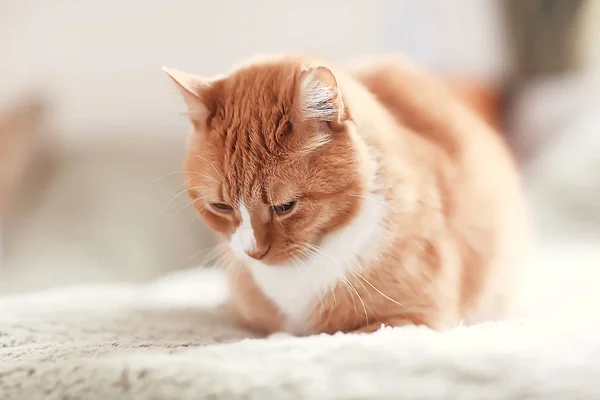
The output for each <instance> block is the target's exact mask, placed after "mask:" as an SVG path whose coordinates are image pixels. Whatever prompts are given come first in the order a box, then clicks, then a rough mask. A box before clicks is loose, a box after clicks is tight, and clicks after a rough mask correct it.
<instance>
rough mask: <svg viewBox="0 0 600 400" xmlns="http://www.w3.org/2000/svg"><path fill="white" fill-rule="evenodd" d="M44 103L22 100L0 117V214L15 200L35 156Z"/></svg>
mask: <svg viewBox="0 0 600 400" xmlns="http://www.w3.org/2000/svg"><path fill="white" fill-rule="evenodd" d="M41 111H42V110H41V104H40V103H39V102H38V101H30V102H27V103H23V104H19V105H18V106H17V107H15V108H14V110H12V112H10V113H7V114H6V115H5V116H2V118H0V217H2V214H3V213H4V212H5V211H6V209H7V208H8V207H9V205H10V203H11V202H12V201H14V197H15V195H16V192H17V191H18V188H19V186H20V185H21V181H22V178H23V175H24V174H25V171H26V169H27V167H28V165H29V162H30V159H31V157H32V153H33V149H34V147H35V141H36V138H35V134H36V133H37V129H38V125H39V122H40V117H41Z"/></svg>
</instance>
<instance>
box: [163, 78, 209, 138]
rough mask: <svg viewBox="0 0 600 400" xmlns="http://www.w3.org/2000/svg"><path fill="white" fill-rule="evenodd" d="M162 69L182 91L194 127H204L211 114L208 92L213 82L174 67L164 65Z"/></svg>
mask: <svg viewBox="0 0 600 400" xmlns="http://www.w3.org/2000/svg"><path fill="white" fill-rule="evenodd" d="M162 70H163V71H164V72H166V73H167V75H169V77H170V78H171V79H172V80H173V82H174V83H175V86H176V87H177V89H178V90H179V92H180V93H181V95H182V97H183V100H184V101H185V103H186V105H187V108H188V115H189V117H190V119H191V120H192V123H193V124H194V127H195V128H196V129H202V128H204V125H205V123H206V121H207V119H208V118H209V116H210V114H211V106H210V102H209V101H208V94H207V93H208V91H209V89H210V87H211V83H212V82H211V81H209V80H207V79H204V78H201V77H199V76H196V75H193V74H189V73H187V72H183V71H180V70H178V69H174V68H168V67H164V66H163V68H162Z"/></svg>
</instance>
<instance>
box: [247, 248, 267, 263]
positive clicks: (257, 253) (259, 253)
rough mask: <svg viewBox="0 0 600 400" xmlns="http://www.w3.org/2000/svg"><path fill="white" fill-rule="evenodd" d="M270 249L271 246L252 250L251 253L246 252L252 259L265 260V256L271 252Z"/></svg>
mask: <svg viewBox="0 0 600 400" xmlns="http://www.w3.org/2000/svg"><path fill="white" fill-rule="evenodd" d="M270 248H271V247H270V246H267V247H263V248H256V249H252V250H251V251H246V254H248V257H252V258H254V259H255V260H262V259H263V258H265V256H266V255H267V253H268V252H269V249H270Z"/></svg>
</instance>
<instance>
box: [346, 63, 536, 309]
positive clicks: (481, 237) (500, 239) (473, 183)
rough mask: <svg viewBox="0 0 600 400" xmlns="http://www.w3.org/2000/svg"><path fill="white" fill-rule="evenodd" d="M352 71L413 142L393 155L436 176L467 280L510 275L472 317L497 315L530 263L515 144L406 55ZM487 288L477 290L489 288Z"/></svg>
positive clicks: (421, 173)
mask: <svg viewBox="0 0 600 400" xmlns="http://www.w3.org/2000/svg"><path fill="white" fill-rule="evenodd" d="M348 70H349V71H350V72H351V73H352V75H353V76H354V77H355V79H357V80H358V81H359V82H360V83H362V85H363V86H365V87H366V88H367V89H368V90H369V91H370V92H371V93H372V94H373V95H374V96H375V97H376V98H377V100H378V101H379V103H380V104H381V105H382V106H384V107H385V108H386V109H387V110H388V111H389V113H390V114H391V115H392V116H393V117H394V119H395V120H396V121H397V122H398V129H399V132H398V134H399V135H402V136H403V137H405V138H408V141H409V153H408V154H407V153H401V152H398V153H397V155H393V157H399V156H400V154H404V156H407V157H412V158H413V163H414V165H413V168H414V169H415V170H414V171H413V172H414V174H415V175H417V176H419V177H421V178H422V177H427V178H428V177H434V180H433V181H435V182H438V185H437V187H436V190H437V192H438V193H439V196H440V197H441V198H445V199H446V204H451V206H450V207H449V208H448V209H447V210H445V211H444V213H445V221H446V227H447V232H449V233H448V234H449V235H452V238H451V240H452V241H453V242H455V243H456V244H457V246H458V248H460V249H461V258H462V259H463V260H464V263H465V264H464V268H466V271H465V272H466V273H465V274H464V276H465V277H475V276H479V277H483V276H487V275H488V274H489V273H492V272H493V271H495V272H493V273H492V275H495V276H496V277H497V278H499V277H500V276H503V278H501V279H498V280H500V281H503V282H505V283H504V284H502V286H504V288H502V289H501V288H494V289H491V288H488V290H487V291H486V293H487V294H489V296H484V297H487V298H482V299H481V304H482V306H481V307H479V309H475V310H472V313H471V314H472V315H473V317H472V319H473V320H480V319H482V318H483V319H485V318H487V317H489V315H490V313H495V311H493V310H492V309H495V308H497V304H491V303H497V302H505V299H503V300H500V299H499V297H498V296H499V293H505V285H506V284H509V283H508V282H509V281H513V279H514V274H513V273H514V272H515V270H516V269H519V266H521V265H522V264H523V259H524V255H525V254H526V251H525V249H526V246H527V242H528V240H527V239H528V233H529V230H528V224H527V218H526V209H525V202H524V199H523V194H522V188H521V180H520V176H519V173H518V170H517V167H516V164H515V162H514V160H513V157H512V155H511V152H510V150H509V148H508V146H507V145H506V143H505V142H504V140H503V139H502V137H501V135H500V134H499V133H498V132H496V131H495V130H494V129H493V128H491V127H490V126H489V125H488V124H487V123H485V122H484V120H483V118H481V117H480V116H479V115H477V113H476V112H475V111H473V110H472V109H471V108H470V107H467V105H466V104H464V103H463V102H462V101H461V100H459V99H458V97H456V96H455V95H454V94H453V93H452V92H451V91H450V90H449V89H448V88H447V87H446V86H445V85H444V84H443V83H442V82H441V81H439V80H438V79H437V78H436V77H434V76H431V75H429V74H428V73H427V72H425V71H423V70H421V69H420V68H419V67H417V66H415V65H414V64H412V63H411V62H410V61H409V60H406V59H404V58H403V57H401V56H392V57H387V58H380V59H371V60H367V61H363V62H361V63H360V64H355V65H353V66H350V68H349V69H348ZM393 153H394V152H392V154H393ZM388 154H390V153H388ZM415 160H416V161H415ZM422 180H424V179H422ZM415 182H418V180H416V181H415ZM417 184H418V183H417ZM429 189H431V188H429ZM425 228H426V227H425ZM467 254H469V256H467ZM484 271H485V272H484ZM489 276H491V275H489ZM481 283H482V281H481V279H479V283H478V284H477V285H475V286H477V287H478V288H477V289H475V286H473V287H472V288H471V289H472V290H470V291H473V290H475V291H479V290H481V287H480V286H479V284H481ZM469 286H472V285H471V284H470V283H469V282H464V283H463V288H464V289H465V290H466V292H465V293H463V295H464V296H466V297H470V296H471V295H473V294H474V293H471V295H469V293H468V292H469ZM484 303H487V304H484ZM498 307H500V306H498ZM491 310H492V311H491ZM485 314H487V315H485Z"/></svg>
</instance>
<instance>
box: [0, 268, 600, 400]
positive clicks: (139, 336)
mask: <svg viewBox="0 0 600 400" xmlns="http://www.w3.org/2000/svg"><path fill="white" fill-rule="evenodd" d="M224 296H225V287H224V283H223V281H222V277H221V276H220V275H219V274H218V272H216V271H204V272H199V271H191V272H188V273H181V274H177V275H172V276H171V277H168V278H166V279H163V280H161V281H158V282H156V283H153V284H148V285H140V286H138V285H101V286H87V287H75V288H71V289H62V290H54V291H49V292H43V293H37V294H34V295H21V296H11V297H6V298H0V398H1V399H5V400H12V399H15V400H17V399H19V400H21V399H75V398H82V399H109V398H119V399H157V400H158V399H222V398H237V397H239V396H243V397H244V398H248V399H270V398H277V399H285V398H306V399H328V398H338V399H340V398H345V399H349V398H356V399H358V398H361V399H386V398H401V399H432V400H434V399H540V400H541V399H544V400H552V399H561V400H563V399H598V398H600V379H599V377H600V323H598V322H600V320H599V319H596V320H594V321H590V320H588V321H587V322H585V323H581V322H575V320H574V321H569V322H568V323H567V321H564V320H560V319H558V320H557V319H554V320H553V321H552V322H542V321H538V322H533V321H528V322H521V323H517V322H512V323H503V324H487V325H480V326H475V327H468V328H466V327H461V328H456V329H453V330H451V331H448V332H444V333H435V332H432V331H430V330H427V329H424V328H402V329H384V330H382V331H379V332H377V333H375V334H372V335H335V336H325V335H322V336H316V337H311V338H303V339H298V338H291V337H285V336H283V337H281V336H276V337H272V338H270V339H244V338H247V337H248V334H247V333H246V332H243V331H240V330H238V329H237V328H236V327H235V326H234V325H233V324H232V323H231V321H230V320H229V319H228V317H227V314H226V313H225V312H224V311H223V310H222V309H220V308H219V304H220V303H221V302H222V300H223V298H224ZM240 339H243V340H240Z"/></svg>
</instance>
